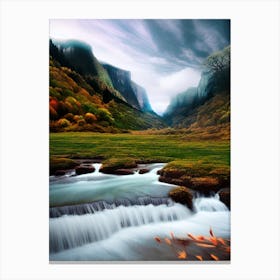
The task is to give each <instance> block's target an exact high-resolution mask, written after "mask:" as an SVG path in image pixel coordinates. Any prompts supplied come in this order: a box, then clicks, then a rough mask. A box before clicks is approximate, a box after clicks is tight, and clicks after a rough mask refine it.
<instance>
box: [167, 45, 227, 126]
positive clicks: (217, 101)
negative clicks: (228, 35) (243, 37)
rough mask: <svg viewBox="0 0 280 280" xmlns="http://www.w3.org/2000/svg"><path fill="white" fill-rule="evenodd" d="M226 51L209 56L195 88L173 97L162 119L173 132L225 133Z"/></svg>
mask: <svg viewBox="0 0 280 280" xmlns="http://www.w3.org/2000/svg"><path fill="white" fill-rule="evenodd" d="M229 56H230V47H227V48H225V49H224V50H222V51H220V52H218V53H214V54H212V55H210V56H209V57H208V58H207V59H206V62H205V66H206V69H205V70H204V71H203V72H202V74H201V79H200V81H199V84H198V86H197V87H193V88H189V89H187V90H186V91H184V92H182V93H179V94H178V95H176V96H175V97H174V98H173V99H172V100H171V102H170V104H169V106H168V107H167V109H166V111H165V113H164V115H163V117H164V119H165V121H166V122H167V123H168V124H169V125H171V126H173V127H177V128H190V127H191V128H205V127H210V126H216V127H219V126H220V127H221V129H224V128H226V129H229V122H230V57H229ZM217 65H218V66H219V68H217Z"/></svg>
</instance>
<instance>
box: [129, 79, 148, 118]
mask: <svg viewBox="0 0 280 280" xmlns="http://www.w3.org/2000/svg"><path fill="white" fill-rule="evenodd" d="M131 86H132V88H133V90H134V92H135V95H136V97H137V100H138V103H139V105H140V108H141V110H142V111H144V112H151V113H153V109H152V107H151V104H150V101H149V99H148V96H147V93H146V90H145V89H144V88H143V87H141V86H139V85H138V84H136V83H135V82H133V81H132V82H131Z"/></svg>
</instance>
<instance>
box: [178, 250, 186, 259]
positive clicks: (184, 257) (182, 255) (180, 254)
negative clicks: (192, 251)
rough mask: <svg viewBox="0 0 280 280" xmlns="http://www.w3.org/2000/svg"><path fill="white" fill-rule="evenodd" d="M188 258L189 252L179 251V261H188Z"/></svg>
mask: <svg viewBox="0 0 280 280" xmlns="http://www.w3.org/2000/svg"><path fill="white" fill-rule="evenodd" d="M186 258H187V252H186V251H184V250H183V251H179V252H178V259H186Z"/></svg>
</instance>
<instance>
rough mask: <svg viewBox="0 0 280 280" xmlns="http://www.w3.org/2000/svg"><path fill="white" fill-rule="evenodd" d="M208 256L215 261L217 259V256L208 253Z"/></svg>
mask: <svg viewBox="0 0 280 280" xmlns="http://www.w3.org/2000/svg"><path fill="white" fill-rule="evenodd" d="M210 256H211V258H212V259H213V260H215V261H218V260H219V258H218V257H217V256H215V255H213V254H210Z"/></svg>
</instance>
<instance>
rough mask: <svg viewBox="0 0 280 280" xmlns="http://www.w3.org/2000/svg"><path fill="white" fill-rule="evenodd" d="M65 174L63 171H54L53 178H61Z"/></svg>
mask: <svg viewBox="0 0 280 280" xmlns="http://www.w3.org/2000/svg"><path fill="white" fill-rule="evenodd" d="M65 174H66V171H65V170H56V171H55V173H54V175H55V176H63V175H65Z"/></svg>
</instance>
